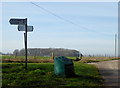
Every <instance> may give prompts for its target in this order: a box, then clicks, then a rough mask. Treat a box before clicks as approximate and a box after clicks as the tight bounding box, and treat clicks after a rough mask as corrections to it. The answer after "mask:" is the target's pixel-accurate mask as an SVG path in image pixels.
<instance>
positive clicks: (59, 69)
mask: <svg viewBox="0 0 120 88" xmlns="http://www.w3.org/2000/svg"><path fill="white" fill-rule="evenodd" d="M54 72H55V75H59V76H65V77H70V76H73V75H75V73H74V67H73V62H72V60H70V59H68V58H66V57H64V56H59V57H56V58H55V59H54Z"/></svg>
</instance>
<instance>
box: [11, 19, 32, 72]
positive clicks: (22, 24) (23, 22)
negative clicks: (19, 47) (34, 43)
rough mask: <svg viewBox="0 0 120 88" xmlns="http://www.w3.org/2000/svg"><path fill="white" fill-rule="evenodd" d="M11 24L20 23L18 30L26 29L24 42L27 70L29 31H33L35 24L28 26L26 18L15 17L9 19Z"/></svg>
mask: <svg viewBox="0 0 120 88" xmlns="http://www.w3.org/2000/svg"><path fill="white" fill-rule="evenodd" d="M9 22H10V24H11V25H18V31H25V33H24V40H25V41H24V42H25V69H26V70H27V32H32V31H33V26H27V18H26V19H15V18H12V19H10V20H9Z"/></svg>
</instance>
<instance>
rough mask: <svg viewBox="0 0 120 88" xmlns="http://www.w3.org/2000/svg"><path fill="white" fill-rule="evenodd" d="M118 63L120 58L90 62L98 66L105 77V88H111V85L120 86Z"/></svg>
mask: <svg viewBox="0 0 120 88" xmlns="http://www.w3.org/2000/svg"><path fill="white" fill-rule="evenodd" d="M118 63H119V64H120V60H112V61H103V62H97V63H89V64H94V65H96V66H97V67H98V69H99V72H100V74H101V75H102V77H103V79H104V85H105V88H110V86H112V87H113V86H114V87H115V88H120V76H119V75H118V73H119V72H118V70H119V71H120V68H119V66H118ZM118 78H119V80H118Z"/></svg>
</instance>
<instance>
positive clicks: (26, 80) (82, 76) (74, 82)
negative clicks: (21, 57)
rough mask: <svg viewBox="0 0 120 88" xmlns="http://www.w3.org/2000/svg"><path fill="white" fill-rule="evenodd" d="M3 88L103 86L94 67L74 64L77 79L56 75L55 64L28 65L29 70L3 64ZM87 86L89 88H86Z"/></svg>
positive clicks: (12, 64) (20, 66)
mask: <svg viewBox="0 0 120 88" xmlns="http://www.w3.org/2000/svg"><path fill="white" fill-rule="evenodd" d="M2 65H3V66H2V67H3V76H2V79H3V81H2V82H3V87H16V86H18V87H28V88H29V87H35V88H41V87H45V88H55V87H57V88H59V87H60V88H64V87H78V88H81V87H82V86H84V88H88V87H94V88H99V87H101V86H102V78H101V76H100V75H99V72H98V69H97V68H96V67H95V66H93V65H88V64H83V63H74V70H75V74H76V76H75V77H60V76H56V75H54V64H53V63H28V70H27V71H26V70H25V65H24V64H20V63H3V64H2ZM86 86H87V87H86Z"/></svg>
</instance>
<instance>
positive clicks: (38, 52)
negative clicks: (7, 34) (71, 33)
mask: <svg viewBox="0 0 120 88" xmlns="http://www.w3.org/2000/svg"><path fill="white" fill-rule="evenodd" d="M52 53H53V54H54V55H55V56H69V57H77V56H79V53H80V52H79V51H77V50H73V49H64V48H28V56H43V57H49V56H51V54H52ZM13 54H14V55H17V56H23V55H25V50H24V49H21V50H14V52H13Z"/></svg>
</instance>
